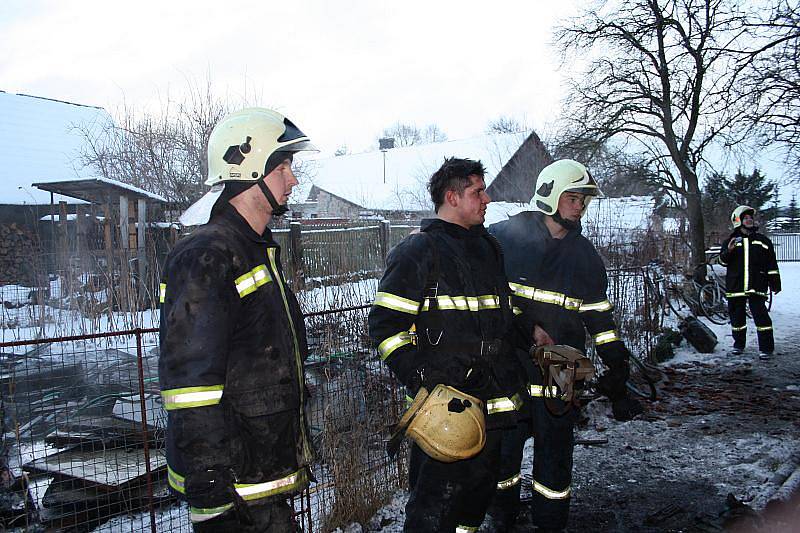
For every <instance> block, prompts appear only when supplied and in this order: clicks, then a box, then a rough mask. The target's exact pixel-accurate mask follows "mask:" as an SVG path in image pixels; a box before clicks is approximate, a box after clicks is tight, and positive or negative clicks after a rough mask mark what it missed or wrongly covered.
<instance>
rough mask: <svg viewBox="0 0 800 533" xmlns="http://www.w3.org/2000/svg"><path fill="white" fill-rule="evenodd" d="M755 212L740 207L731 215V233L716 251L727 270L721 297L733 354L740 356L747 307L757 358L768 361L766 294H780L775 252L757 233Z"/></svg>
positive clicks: (771, 343)
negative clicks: (725, 302)
mask: <svg viewBox="0 0 800 533" xmlns="http://www.w3.org/2000/svg"><path fill="white" fill-rule="evenodd" d="M755 217H756V210H755V209H753V208H752V207H750V206H746V205H740V206H739V207H737V208H736V209H734V210H733V213H731V224H733V233H731V235H730V236H729V237H728V238H727V239H725V241H724V242H723V243H722V246H721V247H720V254H719V259H720V263H721V264H722V265H724V266H726V267H727V273H726V274H725V297H726V298H727V299H728V314H729V315H730V317H731V330H732V332H733V353H734V354H741V353H742V352H743V351H744V345H745V341H746V340H747V315H746V310H745V305H746V304H748V303H749V304H750V312H752V313H753V322H755V323H756V333H757V334H758V351H759V357H761V358H762V359H768V358H769V356H770V355H772V352H773V351H774V350H775V339H774V336H773V333H772V319H770V317H769V312H768V311H767V305H766V302H767V298H768V297H769V293H768V292H767V291H768V290H771V291H772V292H773V293H775V294H778V293H779V292H780V291H781V275H780V272H779V271H778V261H777V259H776V258H775V248H774V247H773V246H772V241H770V240H769V239H768V238H767V237H766V236H765V235H763V234H761V233H759V232H758V225H757V224H756V221H755Z"/></svg>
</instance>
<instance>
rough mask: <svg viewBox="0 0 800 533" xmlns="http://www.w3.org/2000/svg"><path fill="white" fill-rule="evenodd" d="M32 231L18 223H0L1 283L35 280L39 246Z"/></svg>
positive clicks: (26, 282) (19, 282) (22, 283)
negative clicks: (36, 256)
mask: <svg viewBox="0 0 800 533" xmlns="http://www.w3.org/2000/svg"><path fill="white" fill-rule="evenodd" d="M36 243H37V241H36V239H35V238H34V236H33V234H31V232H30V231H28V230H26V229H23V228H20V227H19V226H17V224H15V223H12V224H0V283H16V284H20V285H25V284H29V283H30V282H31V281H33V272H34V270H35V269H34V268H33V265H32V264H31V261H32V260H33V259H34V257H35V254H36V250H37V246H36Z"/></svg>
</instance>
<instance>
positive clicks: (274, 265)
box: [267, 248, 314, 462]
mask: <svg viewBox="0 0 800 533" xmlns="http://www.w3.org/2000/svg"><path fill="white" fill-rule="evenodd" d="M276 250H277V248H267V257H268V258H269V266H270V268H271V270H270V272H272V273H273V274H274V275H275V276H276V277H277V279H276V283H277V285H278V290H279V291H280V292H281V299H282V300H283V309H284V311H285V312H286V320H287V321H288V322H289V329H290V330H291V331H292V344H293V345H294V363H295V369H296V370H297V383H298V386H299V387H300V405H299V406H298V408H299V411H300V432H301V433H302V438H303V458H304V459H305V460H306V461H309V462H310V461H311V458H312V456H313V455H314V453H313V452H312V450H311V444H310V440H309V438H308V435H307V434H306V431H307V430H306V422H305V417H306V414H305V409H303V405H304V402H305V388H306V387H305V374H304V373H303V359H302V358H301V356H300V342H299V341H298V340H297V328H296V327H295V325H294V319H293V318H292V313H291V311H290V310H289V300H288V299H287V298H286V287H285V285H286V280H284V279H283V276H281V271H280V269H278V261H277V251H276ZM301 320H302V318H301ZM304 327H305V326H304Z"/></svg>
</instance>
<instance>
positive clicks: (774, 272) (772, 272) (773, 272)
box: [767, 270, 780, 274]
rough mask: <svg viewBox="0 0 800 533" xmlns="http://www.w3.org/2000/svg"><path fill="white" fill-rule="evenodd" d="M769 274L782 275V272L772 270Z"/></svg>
mask: <svg viewBox="0 0 800 533" xmlns="http://www.w3.org/2000/svg"><path fill="white" fill-rule="evenodd" d="M767 274H780V272H778V271H777V270H770V271H768V272H767Z"/></svg>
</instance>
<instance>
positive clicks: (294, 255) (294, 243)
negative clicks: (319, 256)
mask: <svg viewBox="0 0 800 533" xmlns="http://www.w3.org/2000/svg"><path fill="white" fill-rule="evenodd" d="M289 251H290V252H291V253H290V254H289V267H290V269H291V271H292V287H293V289H294V290H296V291H298V290H303V289H305V287H306V279H305V272H304V271H303V239H302V225H301V224H300V222H292V223H291V224H289Z"/></svg>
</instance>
